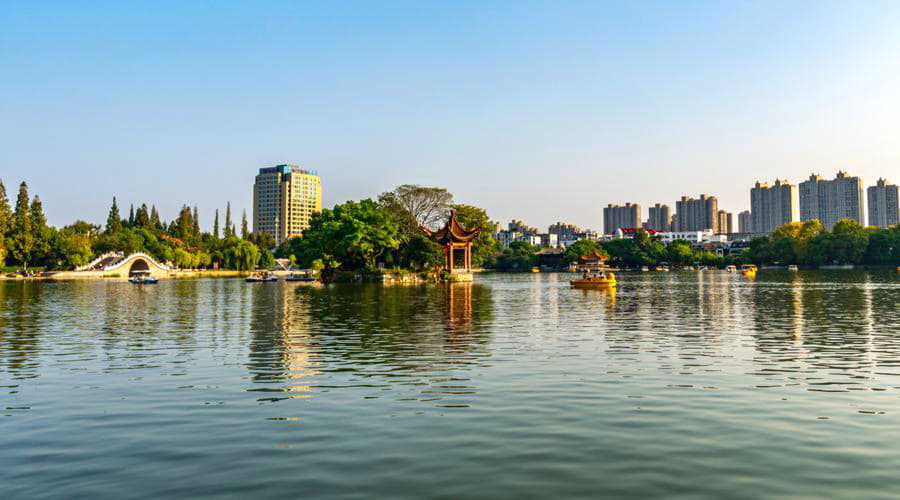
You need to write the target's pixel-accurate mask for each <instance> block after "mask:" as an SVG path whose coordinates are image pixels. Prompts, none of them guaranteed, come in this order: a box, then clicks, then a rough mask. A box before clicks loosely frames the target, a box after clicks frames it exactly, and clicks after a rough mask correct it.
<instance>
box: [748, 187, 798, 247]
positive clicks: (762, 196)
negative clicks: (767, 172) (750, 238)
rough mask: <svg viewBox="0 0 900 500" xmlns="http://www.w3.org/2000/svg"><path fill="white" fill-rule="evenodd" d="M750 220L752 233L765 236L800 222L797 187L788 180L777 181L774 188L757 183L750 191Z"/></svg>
mask: <svg viewBox="0 0 900 500" xmlns="http://www.w3.org/2000/svg"><path fill="white" fill-rule="evenodd" d="M750 218H751V223H750V227H751V231H750V232H753V233H765V234H769V233H771V232H772V231H775V229H777V228H779V227H780V226H782V225H784V224H787V223H788V222H796V221H798V220H800V201H799V195H798V192H797V186H795V185H793V184H791V183H789V182H788V181H786V180H776V181H775V185H773V186H770V185H769V184H768V183H766V182H757V183H756V185H755V186H753V188H751V189H750Z"/></svg>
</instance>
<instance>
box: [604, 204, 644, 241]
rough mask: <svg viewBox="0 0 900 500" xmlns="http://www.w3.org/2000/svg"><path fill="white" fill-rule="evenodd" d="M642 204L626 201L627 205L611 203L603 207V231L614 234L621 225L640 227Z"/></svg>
mask: <svg viewBox="0 0 900 500" xmlns="http://www.w3.org/2000/svg"><path fill="white" fill-rule="evenodd" d="M640 226H641V206H640V205H639V204H637V203H626V204H625V206H621V205H613V204H611V203H610V204H609V205H607V206H606V208H604V209H603V232H605V233H606V234H613V233H615V232H616V229H619V228H620V227H640Z"/></svg>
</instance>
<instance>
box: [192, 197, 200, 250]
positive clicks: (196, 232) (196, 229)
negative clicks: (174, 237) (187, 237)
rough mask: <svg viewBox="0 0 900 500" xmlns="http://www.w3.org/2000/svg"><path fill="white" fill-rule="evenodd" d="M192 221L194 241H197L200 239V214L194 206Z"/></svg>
mask: <svg viewBox="0 0 900 500" xmlns="http://www.w3.org/2000/svg"><path fill="white" fill-rule="evenodd" d="M191 219H192V220H191V222H192V225H191V236H192V239H193V240H194V241H197V240H199V239H200V214H199V213H198V212H197V205H194V214H193V216H192V217H191Z"/></svg>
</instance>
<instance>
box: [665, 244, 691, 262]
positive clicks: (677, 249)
mask: <svg viewBox="0 0 900 500" xmlns="http://www.w3.org/2000/svg"><path fill="white" fill-rule="evenodd" d="M666 258H667V259H668V260H669V261H670V262H672V263H673V264H678V265H681V266H688V265H690V264H691V263H693V262H694V259H695V254H694V247H692V246H691V242H690V241H687V240H674V241H671V242H669V244H668V245H666Z"/></svg>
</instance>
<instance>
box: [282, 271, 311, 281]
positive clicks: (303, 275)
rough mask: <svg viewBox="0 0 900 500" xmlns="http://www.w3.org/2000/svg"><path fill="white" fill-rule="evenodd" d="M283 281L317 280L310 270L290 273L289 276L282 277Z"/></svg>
mask: <svg viewBox="0 0 900 500" xmlns="http://www.w3.org/2000/svg"><path fill="white" fill-rule="evenodd" d="M284 280H285V281H303V282H312V281H318V278H316V276H315V275H314V274H313V272H312V271H301V272H296V273H291V274H290V276H288V277H287V278H285V279H284Z"/></svg>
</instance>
